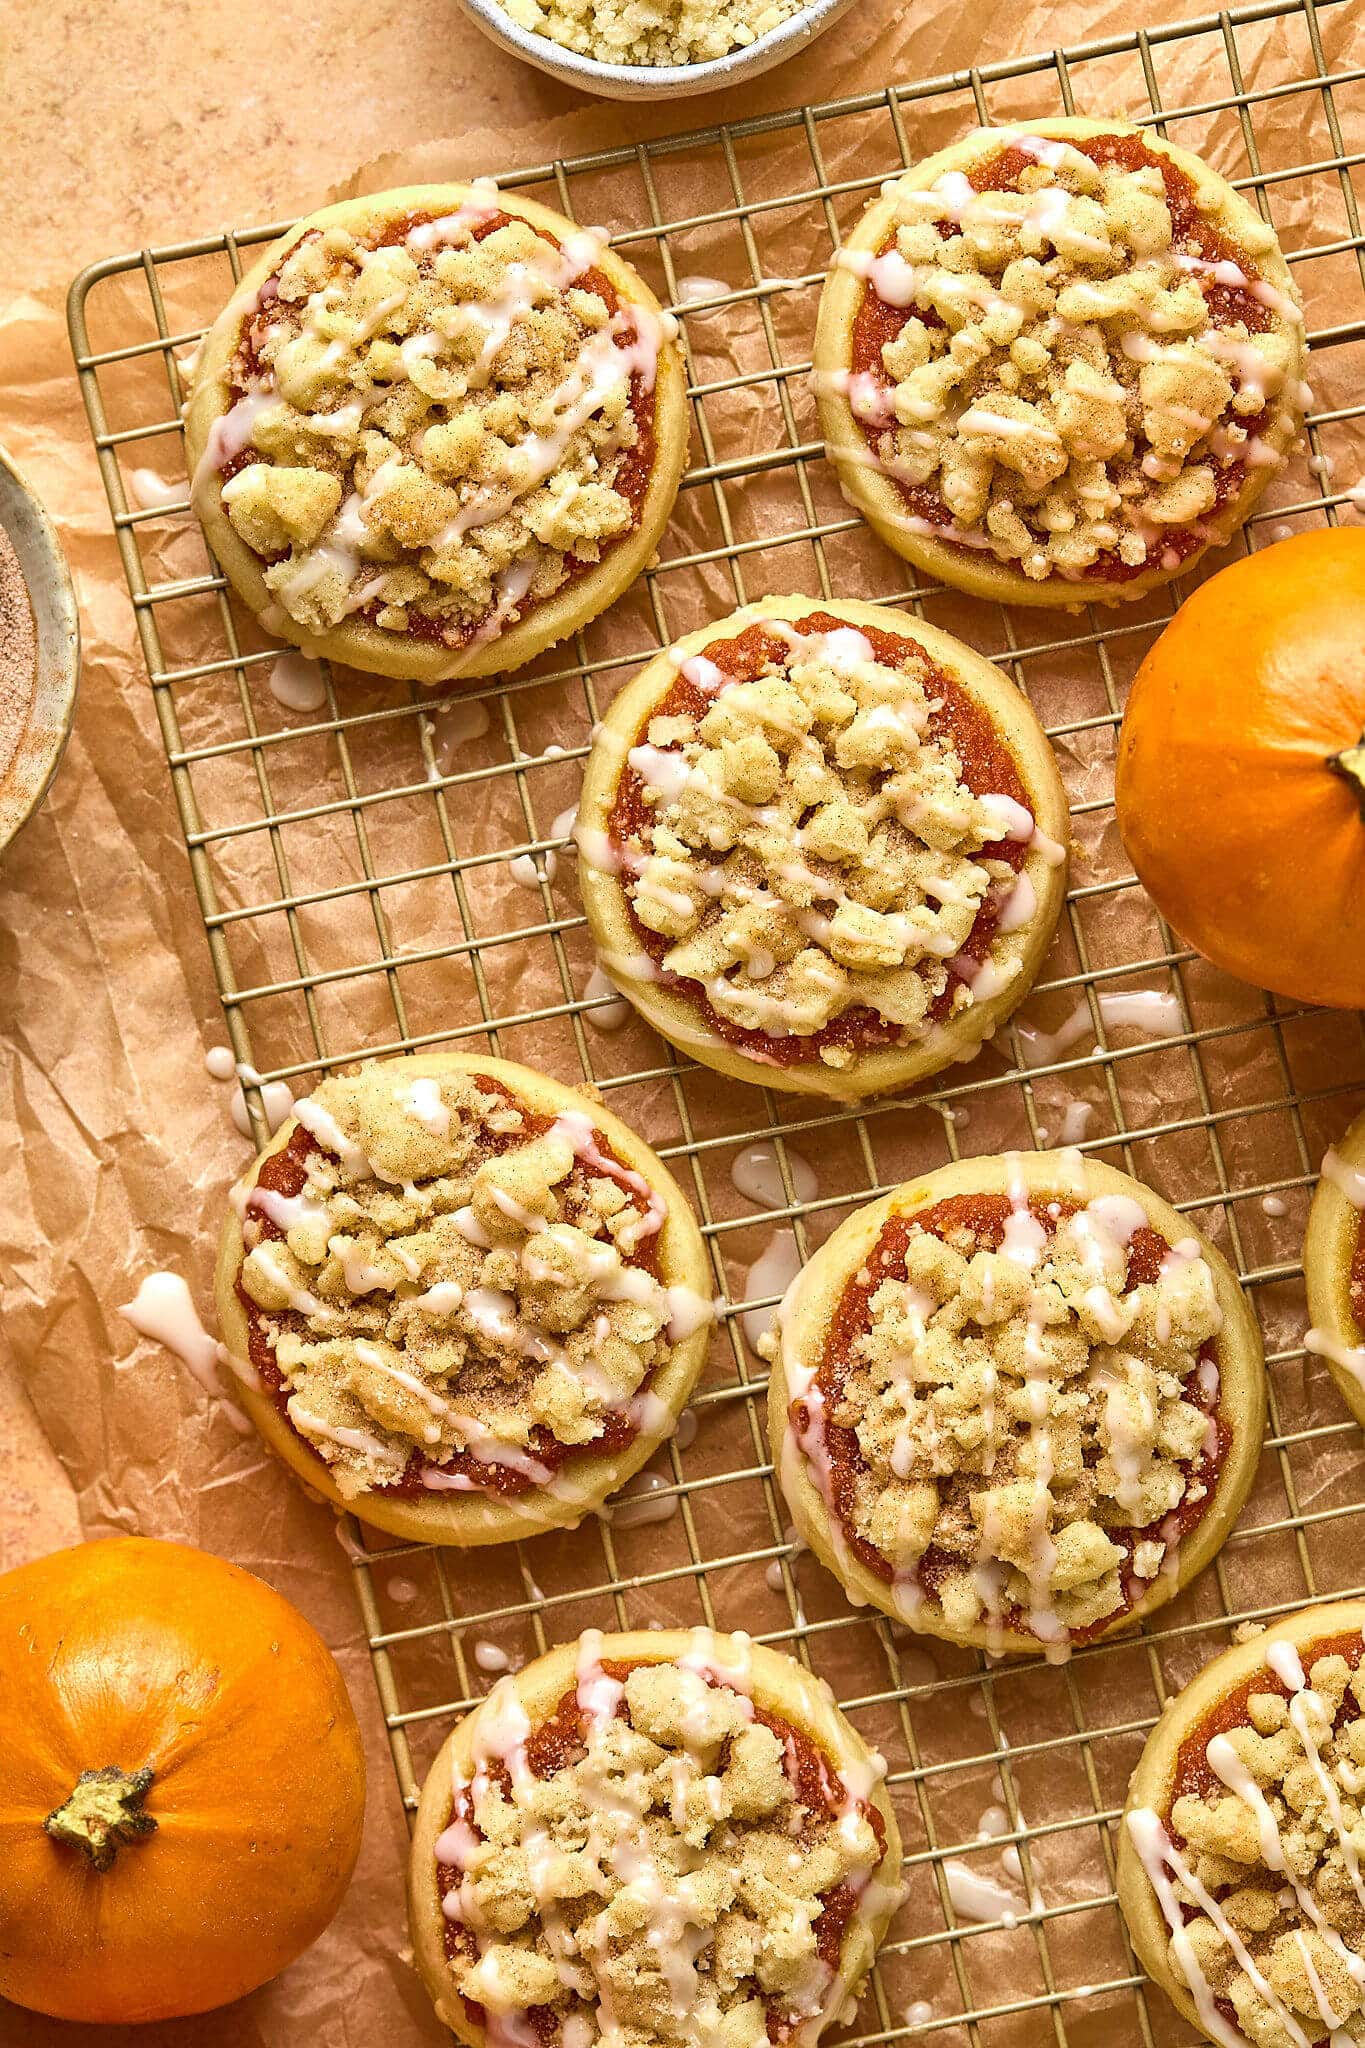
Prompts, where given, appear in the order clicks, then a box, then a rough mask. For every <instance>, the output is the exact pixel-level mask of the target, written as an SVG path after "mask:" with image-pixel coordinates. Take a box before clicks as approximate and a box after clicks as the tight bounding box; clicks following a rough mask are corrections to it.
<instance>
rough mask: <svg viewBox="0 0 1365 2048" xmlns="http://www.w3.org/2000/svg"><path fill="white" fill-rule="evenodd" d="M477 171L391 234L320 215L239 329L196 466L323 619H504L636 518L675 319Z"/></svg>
mask: <svg viewBox="0 0 1365 2048" xmlns="http://www.w3.org/2000/svg"><path fill="white" fill-rule="evenodd" d="M474 190H475V196H474V198H472V199H470V200H469V201H467V202H466V203H465V204H464V205H463V206H462V207H461V208H460V209H459V210H458V211H457V212H456V213H453V214H450V215H447V216H445V217H444V218H441V219H437V220H416V221H414V220H412V219H411V217H405V218H403V219H399V220H397V221H395V222H393V223H392V224H391V225H389V226H387V227H386V228H384V229H382V230H379V231H378V232H379V235H380V239H379V240H378V241H366V240H362V239H359V238H358V237H357V236H356V235H354V234H352V233H350V232H349V231H348V230H347V229H346V228H344V227H341V226H332V227H328V228H325V229H320V230H314V231H313V232H312V233H310V234H307V235H305V236H304V237H303V239H302V240H301V241H300V242H298V243H297V244H296V246H295V247H294V249H293V250H292V251H291V252H290V254H289V256H288V258H287V259H286V261H285V262H284V264H283V265H282V266H281V268H280V270H279V272H278V275H277V276H275V277H273V278H271V279H269V280H268V281H267V283H266V285H264V286H263V287H262V289H261V292H260V294H259V297H258V302H257V310H256V312H255V315H254V316H253V318H252V319H251V320H250V321H249V322H248V323H247V325H246V327H245V329H244V332H243V339H242V343H241V346H240V347H239V350H238V354H237V357H236V359H235V362H234V366H233V371H232V375H233V380H234V381H233V391H234V403H233V405H232V407H231V409H230V410H229V411H228V412H227V414H226V415H225V416H224V417H223V418H221V419H220V420H218V421H217V422H216V423H215V425H214V428H213V430H212V433H211V434H210V437H209V442H208V446H207V449H206V452H205V456H204V463H205V465H206V466H207V468H208V470H209V471H210V472H212V471H218V472H219V473H220V474H221V475H223V477H224V478H225V481H224V483H223V486H222V500H223V507H224V510H225V512H226V514H227V517H228V519H229V520H230V521H231V523H232V526H233V528H234V530H235V531H236V533H237V534H238V535H239V536H240V537H241V539H242V540H243V541H245V543H246V545H247V546H248V547H249V548H251V549H252V550H253V551H254V552H255V553H256V554H257V555H259V556H261V557H262V558H263V560H264V561H265V562H266V564H267V565H268V566H267V567H266V569H265V572H264V573H265V580H266V583H267V584H268V585H269V587H270V589H271V590H272V592H273V593H274V595H275V598H276V599H277V600H278V602H279V604H280V605H281V606H282V607H283V609H284V611H285V612H286V613H288V615H289V617H290V618H291V619H292V620H294V622H295V623H296V624H297V625H299V626H301V627H303V628H304V629H305V630H306V631H308V632H312V633H319V634H321V633H325V632H326V631H328V630H329V629H330V628H332V627H334V626H337V625H339V624H340V623H341V622H342V621H343V620H345V619H347V618H349V617H351V616H352V615H359V616H360V617H361V618H363V619H364V620H365V621H366V622H368V623H370V624H372V625H375V626H378V627H380V628H382V629H383V630H385V631H387V632H393V633H409V632H411V633H416V634H418V635H419V636H422V637H426V638H430V639H437V640H444V641H446V642H448V643H450V644H452V645H458V644H460V643H462V642H464V641H466V640H469V639H471V638H478V639H491V638H493V637H494V636H495V635H497V634H498V633H500V632H501V631H502V630H503V629H504V628H505V627H507V626H508V625H510V624H512V623H514V622H515V621H516V620H517V619H518V618H519V617H521V616H522V614H523V613H524V612H525V611H526V610H527V609H528V608H529V607H532V606H534V605H536V604H539V603H541V602H543V601H544V600H545V599H546V598H548V597H550V596H552V595H553V594H554V592H555V591H557V590H559V589H560V588H561V587H562V586H563V585H564V584H565V583H566V582H567V581H568V580H569V579H570V578H571V577H572V576H574V575H575V574H576V573H577V572H578V571H579V570H581V569H583V568H584V567H586V566H588V565H589V564H592V563H595V562H597V561H599V560H600V559H601V557H602V554H603V551H604V550H605V549H607V548H609V547H610V546H611V545H612V544H613V542H615V541H617V540H619V539H620V538H621V537H622V536H623V535H624V534H626V533H628V532H629V531H630V530H631V529H632V527H633V526H634V525H635V524H636V521H637V519H638V516H639V509H640V503H641V500H642V498H643V492H644V487H645V484H646V482H647V480H648V470H649V465H650V460H651V457H652V450H653V401H652V398H651V396H650V394H651V393H652V391H653V387H654V380H655V370H656V366H657V360H658V353H659V348H660V346H661V345H662V342H663V339H664V330H663V325H662V323H661V321H660V319H659V318H658V317H657V316H656V315H654V314H653V313H651V312H650V311H649V310H647V309H646V308H645V307H642V306H638V305H634V304H627V303H625V302H623V301H622V300H621V299H619V298H618V296H617V294H616V292H615V290H614V289H613V288H612V286H611V284H610V283H609V281H608V280H607V278H606V277H605V276H604V275H603V273H602V272H601V271H600V270H599V269H597V268H596V267H595V266H596V264H597V262H598V260H599V258H600V255H601V252H602V248H603V240H602V237H601V236H600V235H599V234H598V233H597V232H596V231H592V230H584V231H581V232H576V233H574V234H573V235H566V236H565V238H564V239H563V240H562V241H561V242H556V241H555V240H554V239H553V238H552V237H551V236H550V235H549V234H547V233H544V232H541V231H539V230H537V229H535V228H533V227H531V226H530V225H529V224H528V223H527V222H525V221H522V220H517V219H513V218H511V217H509V216H508V215H506V214H504V213H501V212H500V211H499V210H498V206H497V201H496V195H495V194H494V193H493V192H492V189H491V188H489V189H488V191H487V193H486V194H481V192H480V189H479V188H477V187H476V188H474Z"/></svg>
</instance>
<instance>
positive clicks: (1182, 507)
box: [828, 134, 1302, 582]
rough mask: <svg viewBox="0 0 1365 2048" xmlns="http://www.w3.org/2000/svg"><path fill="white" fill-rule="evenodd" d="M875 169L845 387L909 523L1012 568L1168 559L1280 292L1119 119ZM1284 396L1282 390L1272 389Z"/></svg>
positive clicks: (1275, 462) (1195, 510)
mask: <svg viewBox="0 0 1365 2048" xmlns="http://www.w3.org/2000/svg"><path fill="white" fill-rule="evenodd" d="M981 149H982V154H981V155H980V157H979V159H978V160H977V161H976V162H974V163H972V164H971V165H970V166H969V167H968V169H967V171H966V172H965V173H964V172H962V171H960V170H953V171H947V172H945V173H944V174H943V175H942V176H941V177H939V178H937V179H936V180H935V181H934V183H933V185H932V186H930V187H929V188H928V189H927V190H923V191H916V190H914V189H912V188H911V187H910V186H908V185H904V184H898V185H896V186H895V187H894V189H893V194H892V196H893V197H894V201H895V207H896V221H895V225H894V227H893V228H892V231H891V233H890V235H889V236H888V238H887V240H886V241H885V243H884V244H883V245H882V247H881V249H880V250H878V251H877V252H876V253H875V254H873V253H871V252H868V251H865V250H856V249H851V250H845V251H843V252H841V254H840V257H839V262H840V264H841V266H842V267H844V268H846V269H850V270H853V271H855V272H856V273H857V275H858V276H860V277H864V278H866V279H867V282H868V289H867V291H866V292H865V293H864V294H863V297H862V300H861V303H860V306H859V310H858V313H857V315H856V317H855V321H854V327H853V337H852V350H851V355H850V366H849V369H848V370H847V371H845V372H842V373H838V372H836V373H834V383H833V384H832V385H830V386H828V388H832V389H836V390H838V391H839V392H840V393H841V394H842V395H843V396H845V397H846V398H847V400H848V402H849V405H850V407H851V409H852V411H853V414H854V417H855V418H856V419H857V420H858V421H859V423H860V425H861V427H862V430H863V433H864V435H865V437H866V442H867V448H868V459H869V460H870V461H872V462H873V464H874V465H875V467H876V468H878V469H879V470H880V471H882V472H883V473H884V474H885V475H886V476H887V477H889V478H890V479H891V480H892V482H893V483H894V484H895V486H896V489H897V492H898V495H899V496H900V498H901V499H902V500H903V502H904V505H905V507H906V511H907V514H908V525H909V527H910V529H911V530H912V531H913V532H916V533H920V534H924V535H927V536H929V537H932V538H933V539H935V540H941V541H946V542H948V543H950V544H951V545H953V546H955V547H958V548H961V549H964V550H966V549H977V550H980V551H982V552H984V553H986V554H989V555H992V556H993V557H994V558H995V559H996V560H997V561H999V562H1002V563H1004V564H1006V565H1007V566H1008V567H1010V568H1012V569H1014V570H1018V571H1022V573H1023V574H1024V575H1025V576H1027V577H1029V578H1030V579H1031V580H1033V581H1035V582H1043V581H1046V580H1047V579H1048V578H1049V577H1054V576H1063V577H1072V578H1077V579H1086V578H1089V579H1092V580H1096V581H1105V582H1122V581H1125V580H1128V579H1130V578H1132V577H1134V576H1138V575H1141V574H1142V573H1143V572H1144V571H1145V570H1148V569H1152V568H1160V569H1161V570H1163V571H1165V572H1167V573H1172V572H1174V571H1175V570H1176V569H1177V568H1178V567H1179V565H1180V563H1181V561H1182V560H1183V559H1184V558H1185V557H1186V556H1187V555H1189V554H1191V553H1193V552H1194V551H1195V550H1196V549H1198V548H1200V547H1202V546H1203V545H1204V544H1205V543H1206V542H1207V541H1208V540H1210V539H1211V538H1213V537H1214V533H1213V527H1212V525H1211V522H1212V521H1214V520H1216V518H1217V516H1218V514H1219V513H1220V512H1221V511H1222V510H1223V509H1224V507H1225V506H1227V505H1228V504H1229V503H1230V502H1231V501H1233V500H1235V499H1236V498H1237V496H1238V495H1239V493H1240V492H1241V490H1242V488H1243V485H1244V484H1245V482H1246V480H1247V477H1248V474H1249V473H1250V472H1251V471H1253V470H1255V469H1256V468H1257V467H1260V466H1269V467H1278V466H1279V463H1280V460H1281V458H1280V456H1279V455H1278V454H1277V452H1276V450H1275V448H1274V447H1273V446H1272V445H1271V443H1270V442H1269V441H1268V440H1267V439H1266V438H1264V436H1265V433H1266V430H1267V428H1268V425H1269V420H1270V416H1271V412H1272V410H1273V409H1274V401H1276V400H1278V399H1280V396H1281V394H1282V393H1283V392H1284V391H1285V388H1286V385H1287V384H1288V382H1289V380H1290V377H1291V373H1292V372H1293V369H1294V365H1295V363H1296V361H1297V359H1298V355H1299V349H1300V342H1299V338H1298V335H1297V333H1296V331H1295V330H1297V329H1298V328H1299V327H1300V326H1301V324H1302V314H1301V312H1300V310H1299V306H1298V304H1297V301H1296V300H1295V299H1293V298H1291V297H1290V296H1289V295H1288V294H1287V293H1286V292H1283V291H1281V290H1279V289H1278V288H1277V287H1275V286H1273V285H1271V284H1270V283H1268V282H1267V281H1266V280H1265V279H1264V278H1263V277H1262V276H1261V275H1260V274H1259V272H1258V270H1257V267H1256V259H1257V258H1258V257H1261V256H1265V255H1268V254H1270V253H1271V252H1272V251H1273V250H1274V249H1275V246H1276V244H1275V237H1274V234H1273V231H1272V230H1271V229H1270V228H1269V227H1263V226H1261V225H1259V224H1257V225H1255V226H1250V225H1249V226H1248V227H1247V228H1246V229H1245V231H1244V233H1243V236H1242V239H1241V241H1239V242H1238V243H1234V242H1233V241H1231V240H1230V239H1229V238H1228V236H1227V235H1226V234H1225V233H1224V232H1223V231H1222V230H1221V229H1220V228H1219V226H1218V224H1217V215H1218V199H1217V196H1216V194H1215V192H1214V191H1213V190H1212V189H1211V188H1203V187H1197V186H1196V184H1195V183H1194V181H1193V180H1192V179H1191V178H1190V177H1188V176H1187V175H1186V173H1185V172H1184V171H1183V170H1182V169H1181V168H1180V167H1179V166H1178V165H1176V164H1174V163H1172V162H1171V161H1170V160H1169V159H1168V158H1166V157H1164V156H1162V155H1161V154H1159V153H1158V152H1156V151H1154V150H1152V149H1150V148H1149V147H1148V146H1147V144H1146V143H1145V142H1144V141H1143V140H1142V138H1141V137H1140V136H1136V135H1103V136H1098V137H1093V138H1091V139H1089V140H1087V141H1082V142H1078V143H1075V144H1073V143H1070V142H1061V141H1052V140H1048V139H1046V138H1044V137H1041V136H1037V135H1029V134H1010V135H1008V136H1006V137H1005V138H1004V140H1003V142H1002V140H1001V138H1000V137H999V136H996V135H992V136H991V137H989V138H987V139H986V140H985V141H983V143H982V145H981ZM1295 403H1297V399H1296V400H1295Z"/></svg>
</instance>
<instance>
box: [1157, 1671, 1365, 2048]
mask: <svg viewBox="0 0 1365 2048" xmlns="http://www.w3.org/2000/svg"><path fill="white" fill-rule="evenodd" d="M1361 1651H1362V1641H1361V1638H1360V1636H1359V1635H1357V1634H1350V1635H1342V1636H1335V1637H1329V1638H1325V1639H1323V1640H1320V1641H1317V1642H1313V1643H1308V1644H1303V1645H1299V1646H1295V1645H1294V1644H1292V1643H1284V1642H1276V1643H1271V1644H1270V1645H1268V1647H1267V1650H1266V1661H1265V1664H1264V1665H1263V1666H1262V1667H1261V1668H1260V1669H1259V1670H1257V1671H1256V1672H1254V1673H1253V1674H1252V1676H1251V1677H1250V1678H1249V1679H1246V1680H1244V1681H1243V1682H1242V1683H1241V1684H1240V1685H1238V1686H1236V1687H1234V1688H1233V1689H1232V1690H1231V1691H1229V1693H1228V1694H1227V1696H1226V1697H1225V1698H1223V1699H1222V1700H1220V1701H1219V1702H1218V1703H1217V1704H1216V1706H1214V1707H1213V1708H1212V1709H1211V1710H1210V1712H1209V1713H1207V1714H1206V1715H1205V1716H1204V1717H1203V1719H1202V1720H1201V1721H1200V1722H1199V1724H1198V1726H1197V1727H1196V1728H1195V1730H1194V1731H1193V1733H1192V1734H1190V1735H1189V1736H1188V1737H1187V1738H1186V1740H1185V1741H1184V1742H1183V1743H1182V1744H1181V1746H1180V1751H1179V1756H1178V1759H1177V1763H1176V1769H1175V1774H1174V1779H1173V1783H1172V1788H1171V1796H1170V1801H1169V1804H1168V1806H1167V1808H1166V1811H1165V1812H1164V1813H1162V1814H1158V1813H1156V1812H1154V1811H1153V1810H1152V1809H1151V1808H1150V1807H1145V1808H1144V1807H1140V1808H1137V1809H1136V1810H1135V1811H1133V1812H1132V1813H1130V1814H1129V1816H1128V1822H1127V1825H1128V1828H1129V1832H1130V1835H1131V1837H1132V1841H1133V1846H1134V1848H1135V1849H1136V1850H1137V1852H1138V1854H1139V1856H1140V1858H1141V1860H1142V1864H1143V1867H1144V1869H1145V1870H1146V1873H1147V1876H1148V1879H1149V1881H1150V1882H1151V1885H1152V1887H1153V1890H1154V1891H1155V1893H1156V1896H1157V1899H1158V1902H1159V1904H1160V1906H1161V1909H1162V1912H1163V1915H1164V1917H1165V1920H1166V1924H1167V1929H1168V1933H1169V1939H1170V1947H1169V1961H1170V1965H1171V1969H1172V1971H1173V1973H1174V1974H1175V1976H1176V1977H1177V1978H1178V1980H1179V1981H1180V1982H1181V1983H1182V1984H1183V1985H1185V1986H1186V1988H1187V1989H1188V1991H1189V1992H1190V1995H1191V1997H1192V1998H1193V2000H1194V2003H1195V2007H1196V2009H1197V2011H1198V2013H1199V2016H1200V2021H1201V2024H1202V2025H1203V2026H1204V2027H1205V2028H1206V2030H1207V2031H1208V2032H1210V2033H1211V2034H1212V2035H1213V2037H1214V2039H1215V2040H1218V2041H1220V2042H1224V2043H1231V2044H1236V2048H1242V2044H1243V2043H1246V2042H1249V2043H1251V2044H1252V2048H1310V2044H1311V2048H1319V2044H1322V2048H1325V2044H1326V2043H1327V2042H1328V2040H1329V2039H1330V2041H1331V2042H1332V2044H1333V2048H1350V2044H1352V2043H1357V2042H1360V2041H1365V1877H1363V1876H1362V1871H1361V1861H1360V1842H1361V1837H1362V1833H1363V1832H1365V1669H1362V1664H1361Z"/></svg>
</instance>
